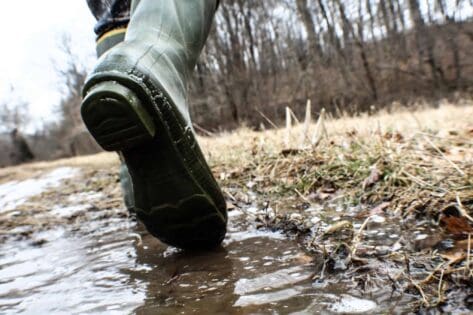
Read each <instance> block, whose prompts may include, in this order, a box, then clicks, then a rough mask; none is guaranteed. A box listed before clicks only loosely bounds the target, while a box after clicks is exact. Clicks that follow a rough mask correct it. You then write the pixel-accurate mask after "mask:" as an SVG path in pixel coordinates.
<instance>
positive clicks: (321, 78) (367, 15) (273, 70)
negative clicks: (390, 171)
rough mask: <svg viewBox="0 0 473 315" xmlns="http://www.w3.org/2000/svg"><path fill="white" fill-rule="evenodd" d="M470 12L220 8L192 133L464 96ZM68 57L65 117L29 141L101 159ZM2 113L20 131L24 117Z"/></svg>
mask: <svg viewBox="0 0 473 315" xmlns="http://www.w3.org/2000/svg"><path fill="white" fill-rule="evenodd" d="M472 8H473V0H360V1H352V0H262V1H258V0H223V1H221V6H220V8H219V10H218V12H217V15H216V18H215V23H214V27H213V30H212V32H211V35H210V37H209V39H208V41H207V45H206V47H205V49H204V51H203V53H202V56H201V58H200V60H199V62H198V65H197V67H196V70H195V78H194V80H193V82H192V84H191V86H190V90H191V97H190V100H191V105H192V107H191V112H192V116H193V119H194V123H195V125H196V129H197V130H198V131H199V130H207V131H212V132H213V131H218V130H228V129H232V128H235V127H238V126H240V125H242V124H244V125H246V126H249V127H252V128H260V126H261V124H263V125H264V126H265V127H271V126H270V124H268V121H271V122H272V123H274V124H281V122H282V120H284V113H285V107H286V106H289V107H291V109H292V110H293V111H294V112H295V113H296V115H298V116H300V117H302V116H303V112H304V108H305V103H306V101H307V100H308V99H310V100H311V101H312V109H313V112H314V116H316V115H317V113H318V112H319V111H320V110H321V109H322V108H325V109H326V110H327V111H328V112H329V113H332V114H333V115H335V116H336V115H337V114H339V113H341V112H348V113H359V112H363V111H368V110H370V109H372V108H373V106H375V107H376V108H383V107H385V106H388V105H390V104H392V103H393V102H399V103H401V104H403V105H406V106H408V105H409V104H413V103H415V102H417V101H419V100H420V99H425V100H428V101H432V103H433V104H435V101H436V100H439V99H442V98H445V97H447V98H448V97H452V96H454V95H455V94H458V93H457V92H461V93H463V94H466V95H469V93H470V92H471V91H470V89H471V87H472V81H473V67H472V66H473V57H472V52H473V23H472V14H473V13H472V12H473V11H472ZM64 51H65V53H66V54H68V55H70V62H69V64H68V65H67V67H65V68H64V69H62V70H60V71H61V75H62V77H63V78H64V86H65V92H64V98H63V100H62V102H61V104H60V106H59V111H60V114H61V117H62V120H61V121H60V122H58V123H55V124H50V125H48V126H46V127H45V128H44V130H39V131H38V132H37V134H35V135H31V136H28V137H26V142H27V143H28V144H29V145H30V147H31V148H32V151H33V153H34V155H35V157H36V158H37V159H38V158H39V159H47V158H56V157H60V156H72V155H79V154H86V153H93V152H97V151H98V150H99V148H98V147H97V146H96V145H95V144H94V142H93V141H92V140H91V139H90V137H89V136H88V134H87V132H86V131H85V128H84V126H83V124H82V122H81V119H80V115H79V108H80V101H81V99H80V90H81V87H82V84H83V83H84V80H85V77H86V73H85V71H84V70H83V69H85V68H86V67H83V66H81V64H80V63H81V61H80V60H77V59H76V58H74V57H73V56H74V55H73V52H72V51H70V48H69V46H68V45H67V43H66V44H65V45H64ZM7 105H8V104H6V105H5V106H6V107H8V106H7ZM4 116H6V117H0V119H2V120H4V121H6V122H12V121H13V122H14V123H13V124H11V126H12V127H11V128H12V129H14V128H16V129H18V130H21V128H22V119H18V116H21V115H18V112H15V111H10V112H9V114H7V115H4ZM15 117H16V118H15ZM0 140H1V139H0ZM10 156H11V155H10ZM10 160H11V158H10ZM11 163H18V162H15V161H10V162H8V161H3V158H2V157H1V156H0V164H1V165H7V164H11Z"/></svg>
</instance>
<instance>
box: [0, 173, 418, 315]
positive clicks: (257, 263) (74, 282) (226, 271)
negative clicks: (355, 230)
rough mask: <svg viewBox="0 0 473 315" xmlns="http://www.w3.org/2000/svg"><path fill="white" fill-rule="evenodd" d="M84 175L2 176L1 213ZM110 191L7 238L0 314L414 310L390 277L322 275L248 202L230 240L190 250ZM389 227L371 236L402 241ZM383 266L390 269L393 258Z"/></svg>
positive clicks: (235, 215)
mask: <svg viewBox="0 0 473 315" xmlns="http://www.w3.org/2000/svg"><path fill="white" fill-rule="evenodd" d="M80 174H81V171H80V170H78V169H58V170H54V171H52V172H50V173H47V174H43V175H41V176H40V177H38V178H35V179H30V180H27V181H22V182H10V183H5V184H2V185H0V204H1V205H2V206H3V210H2V211H3V212H1V213H0V214H2V215H4V216H8V217H10V218H11V217H15V216H19V215H20V214H19V213H18V211H19V210H15V209H16V208H17V207H18V206H20V205H21V204H22V203H24V202H26V201H27V198H31V197H33V196H34V195H37V194H40V193H41V192H44V191H50V192H52V193H53V194H54V191H55V190H58V189H62V188H61V187H62V186H64V185H66V184H67V181H71V180H72V181H74V180H82V179H80ZM117 185H118V184H117ZM107 197H108V196H107V194H106V193H104V192H97V191H83V192H78V191H75V192H72V193H69V192H68V193H65V194H63V196H62V197H61V198H60V200H59V201H58V202H57V203H56V204H55V205H53V206H49V207H47V208H46V209H43V210H41V211H38V212H37V213H36V214H35V216H37V217H41V216H42V217H43V218H46V219H47V220H49V221H48V222H51V220H53V218H56V219H57V218H63V219H64V220H63V221H61V220H58V221H57V222H58V223H57V224H50V225H48V226H47V228H44V226H45V225H44V224H43V225H42V226H43V228H41V229H33V230H29V229H30V228H31V226H30V225H28V224H27V223H23V224H22V225H20V226H16V227H12V229H17V231H16V233H14V236H13V237H4V238H3V239H2V242H1V244H0V313H2V314H19V313H22V314H130V313H136V314H316V313H329V314H347V313H348V314H357V313H358V314H361V313H404V312H406V311H408V307H407V305H408V303H407V302H408V301H409V300H410V298H408V297H407V296H405V295H403V294H399V293H396V292H394V291H393V288H391V287H389V286H387V287H385V288H379V287H378V288H375V289H373V290H363V291H361V290H360V289H359V286H353V283H354V281H343V280H337V281H334V280H333V279H334V278H331V279H332V280H328V278H327V279H324V278H320V263H319V262H318V261H317V259H316V258H313V257H312V256H309V255H307V254H306V253H305V252H304V251H303V250H302V249H301V248H300V245H299V244H300V242H298V241H296V240H294V239H291V238H289V237H287V236H286V235H283V234H281V233H280V232H274V231H270V230H267V229H264V228H263V229H261V228H259V229H257V227H256V225H255V223H254V221H252V220H248V219H247V216H248V209H243V210H240V209H238V208H237V209H233V210H232V211H231V212H230V215H229V220H230V222H229V233H228V235H227V237H226V239H225V241H224V244H223V246H222V248H220V249H219V250H216V251H213V252H197V253H190V252H182V251H179V250H177V249H174V248H171V247H167V246H165V245H163V244H162V243H160V242H159V241H157V240H156V239H154V238H153V237H151V236H150V235H149V234H147V233H146V232H145V231H144V229H143V228H142V226H141V225H140V224H138V223H136V222H135V221H133V220H131V219H130V218H128V217H127V215H126V210H125V209H124V208H123V206H119V207H116V208H110V207H108V208H107V209H105V210H104V209H102V208H101V207H100V206H99V201H100V200H102V199H104V198H107ZM250 210H251V209H250ZM252 210H253V212H254V211H256V212H257V210H255V209H252ZM78 218H82V219H78ZM24 222H26V221H24ZM54 222H55V221H54ZM393 229H394V227H393ZM10 232H11V231H10ZM377 233H381V232H377ZM383 233H388V234H383V235H379V234H376V235H373V237H374V239H375V240H376V239H391V240H392V241H391V242H390V244H389V246H394V245H395V243H396V241H397V238H398V236H399V233H400V232H399V231H395V230H393V231H391V232H383ZM385 268H386V272H389V268H390V266H388V265H386V267H385ZM353 277H355V275H354V276H353ZM355 282H356V281H355ZM367 292H368V293H367ZM403 305H406V306H403Z"/></svg>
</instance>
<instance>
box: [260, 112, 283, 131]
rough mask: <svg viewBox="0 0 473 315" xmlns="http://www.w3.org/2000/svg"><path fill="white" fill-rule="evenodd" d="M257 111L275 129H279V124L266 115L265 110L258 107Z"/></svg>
mask: <svg viewBox="0 0 473 315" xmlns="http://www.w3.org/2000/svg"><path fill="white" fill-rule="evenodd" d="M256 111H257V112H258V113H259V114H260V115H261V116H262V117H263V118H264V119H265V120H266V121H267V122H268V123H269V124H270V125H271V126H272V127H273V128H274V129H278V126H276V124H275V123H273V122H272V121H271V119H269V118H268V116H266V115H265V114H264V113H263V112H261V111H259V110H257V109H256Z"/></svg>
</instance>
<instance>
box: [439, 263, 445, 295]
mask: <svg viewBox="0 0 473 315" xmlns="http://www.w3.org/2000/svg"><path fill="white" fill-rule="evenodd" d="M444 272H445V270H443V269H442V273H441V274H440V280H439V287H438V303H441V302H443V300H444V299H443V295H442V281H443V274H444Z"/></svg>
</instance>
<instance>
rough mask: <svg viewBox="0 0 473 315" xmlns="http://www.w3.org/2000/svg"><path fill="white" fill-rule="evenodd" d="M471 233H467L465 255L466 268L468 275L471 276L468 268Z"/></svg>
mask: <svg viewBox="0 0 473 315" xmlns="http://www.w3.org/2000/svg"><path fill="white" fill-rule="evenodd" d="M470 243H471V233H468V246H467V253H466V268H467V270H468V274H469V275H470V274H471V267H470V256H471V254H470V251H471V244H470Z"/></svg>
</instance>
